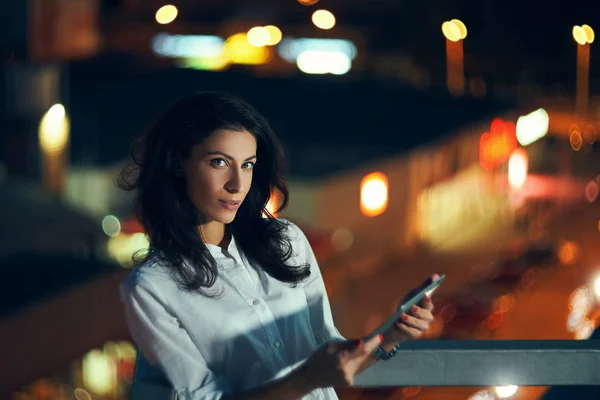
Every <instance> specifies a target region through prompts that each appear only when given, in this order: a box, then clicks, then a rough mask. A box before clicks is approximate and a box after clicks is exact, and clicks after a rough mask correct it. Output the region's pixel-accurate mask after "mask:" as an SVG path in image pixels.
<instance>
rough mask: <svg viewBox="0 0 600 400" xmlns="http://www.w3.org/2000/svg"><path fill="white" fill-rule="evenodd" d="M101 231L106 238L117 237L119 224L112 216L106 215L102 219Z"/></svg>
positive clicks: (119, 231)
mask: <svg viewBox="0 0 600 400" xmlns="http://www.w3.org/2000/svg"><path fill="white" fill-rule="evenodd" d="M102 231H104V233H105V234H106V236H110V237H115V236H118V235H119V233H121V222H120V221H119V219H118V218H117V217H115V216H114V215H107V216H105V217H104V218H102Z"/></svg>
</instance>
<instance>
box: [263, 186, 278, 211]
mask: <svg viewBox="0 0 600 400" xmlns="http://www.w3.org/2000/svg"><path fill="white" fill-rule="evenodd" d="M279 203H280V199H279V196H277V193H276V192H273V193H271V197H269V202H268V203H267V206H266V207H265V209H266V211H267V212H268V213H269V214H271V215H272V216H273V217H277V212H278V211H279V207H280V204H279ZM263 214H264V216H265V217H268V214H267V213H263Z"/></svg>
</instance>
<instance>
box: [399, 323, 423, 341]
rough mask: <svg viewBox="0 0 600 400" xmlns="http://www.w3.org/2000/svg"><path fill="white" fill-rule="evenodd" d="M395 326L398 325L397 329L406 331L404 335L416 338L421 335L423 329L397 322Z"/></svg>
mask: <svg viewBox="0 0 600 400" xmlns="http://www.w3.org/2000/svg"><path fill="white" fill-rule="evenodd" d="M396 326H397V327H398V329H399V330H400V331H402V332H404V333H406V335H407V336H409V337H410V338H412V339H417V338H419V337H421V335H422V334H423V331H421V330H419V329H416V328H413V327H411V326H408V325H407V324H405V323H399V324H397V325H396Z"/></svg>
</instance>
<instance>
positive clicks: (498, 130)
mask: <svg viewBox="0 0 600 400" xmlns="http://www.w3.org/2000/svg"><path fill="white" fill-rule="evenodd" d="M516 148H517V127H516V125H515V124H514V123H513V122H506V121H503V120H502V118H496V119H494V120H493V121H492V123H491V126H490V131H489V132H485V133H484V134H483V135H481V139H480V140H479V163H480V164H481V168H483V169H486V170H487V169H492V168H494V167H497V166H498V165H500V164H502V163H503V162H505V161H507V160H508V159H509V158H510V154H511V152H512V151H513V150H514V149H516Z"/></svg>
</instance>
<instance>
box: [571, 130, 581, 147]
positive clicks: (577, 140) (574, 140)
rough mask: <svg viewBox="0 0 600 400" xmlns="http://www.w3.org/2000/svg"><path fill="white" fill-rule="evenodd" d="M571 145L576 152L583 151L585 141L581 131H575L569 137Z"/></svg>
mask: <svg viewBox="0 0 600 400" xmlns="http://www.w3.org/2000/svg"><path fill="white" fill-rule="evenodd" d="M569 144H570V145H571V148H572V149H573V150H575V151H579V150H580V149H581V145H582V144H583V139H582V137H581V133H580V132H579V131H577V130H574V131H572V132H571V134H570V135H569Z"/></svg>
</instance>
